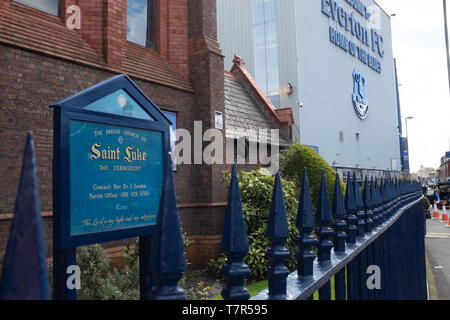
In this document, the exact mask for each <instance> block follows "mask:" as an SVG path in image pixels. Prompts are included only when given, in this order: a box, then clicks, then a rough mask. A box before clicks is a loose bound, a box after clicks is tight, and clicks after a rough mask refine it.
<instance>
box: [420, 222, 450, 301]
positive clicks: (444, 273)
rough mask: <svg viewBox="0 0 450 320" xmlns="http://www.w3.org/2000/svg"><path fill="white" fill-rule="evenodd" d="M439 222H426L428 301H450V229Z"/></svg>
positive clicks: (445, 224)
mask: <svg viewBox="0 0 450 320" xmlns="http://www.w3.org/2000/svg"><path fill="white" fill-rule="evenodd" d="M447 225H448V222H447V223H443V222H440V220H432V219H429V220H427V235H426V237H425V248H426V253H427V257H428V261H427V262H428V263H427V279H428V291H429V298H430V300H450V228H448V227H446V226H447Z"/></svg>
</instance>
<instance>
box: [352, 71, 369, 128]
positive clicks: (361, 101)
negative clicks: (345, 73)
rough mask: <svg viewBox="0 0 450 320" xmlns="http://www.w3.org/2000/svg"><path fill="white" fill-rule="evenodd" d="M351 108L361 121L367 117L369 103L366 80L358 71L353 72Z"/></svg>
mask: <svg viewBox="0 0 450 320" xmlns="http://www.w3.org/2000/svg"><path fill="white" fill-rule="evenodd" d="M352 100H353V107H354V108H355V111H356V114H357V115H358V117H359V118H360V119H361V120H364V119H366V118H367V116H368V115H369V103H368V101H367V91H366V78H365V77H364V76H363V75H362V74H361V73H359V72H358V71H356V70H355V71H353V95H352Z"/></svg>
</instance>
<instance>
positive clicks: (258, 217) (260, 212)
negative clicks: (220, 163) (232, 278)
mask: <svg viewBox="0 0 450 320" xmlns="http://www.w3.org/2000/svg"><path fill="white" fill-rule="evenodd" d="M230 178H231V174H230V172H228V171H225V172H224V179H225V180H226V182H227V183H228V185H229V182H230ZM238 178H239V185H240V190H241V197H242V209H243V211H244V215H245V222H246V224H247V234H248V239H249V251H248V254H247V256H246V258H245V260H244V261H245V263H246V264H247V265H248V266H249V268H250V270H251V272H252V279H253V280H262V279H265V278H266V270H267V267H268V265H269V260H268V259H267V257H266V252H267V249H268V248H269V245H270V243H269V239H268V238H267V237H266V231H267V222H268V218H269V212H270V202H271V200H272V192H273V185H274V180H275V177H274V176H272V175H271V174H270V173H269V172H268V171H267V170H265V169H262V170H257V171H250V172H245V171H241V172H239V174H238ZM282 184H283V194H284V200H285V205H286V214H287V219H288V227H289V238H288V239H287V243H286V247H287V248H288V249H289V251H290V253H291V255H290V257H289V258H288V260H287V263H286V265H287V267H288V268H289V269H290V270H291V271H293V270H295V268H296V260H295V256H294V255H295V253H296V252H297V247H296V244H295V237H296V236H297V235H298V231H297V229H296V228H295V218H296V215H297V208H298V201H297V199H296V196H295V184H294V183H293V182H290V181H286V180H283V179H282ZM224 262H225V258H224V257H223V258H221V259H219V260H218V261H212V262H211V266H212V267H213V268H214V269H216V270H218V269H219V268H220V267H221V265H222V264H223V263H224Z"/></svg>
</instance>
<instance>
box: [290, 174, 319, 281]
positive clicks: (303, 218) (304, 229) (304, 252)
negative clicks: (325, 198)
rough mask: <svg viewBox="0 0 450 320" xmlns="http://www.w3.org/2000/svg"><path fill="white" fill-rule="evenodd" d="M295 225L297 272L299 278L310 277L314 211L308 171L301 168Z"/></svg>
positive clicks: (311, 271)
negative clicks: (296, 233) (296, 230)
mask: <svg viewBox="0 0 450 320" xmlns="http://www.w3.org/2000/svg"><path fill="white" fill-rule="evenodd" d="M295 226H296V227H297V229H298V231H299V235H298V237H297V239H296V242H297V244H298V249H299V250H298V253H297V254H296V257H297V273H298V276H299V277H301V278H306V277H312V275H313V262H314V260H315V259H316V256H315V255H314V252H313V251H312V247H314V246H315V245H316V242H317V240H316V239H315V238H314V237H313V236H312V234H311V233H312V231H313V230H314V226H315V223H314V213H313V208H312V202H311V193H310V188H309V181H308V172H307V170H306V168H304V169H303V181H302V189H301V192H300V199H299V205H298V211H297V218H296V222H295Z"/></svg>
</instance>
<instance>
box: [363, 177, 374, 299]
mask: <svg viewBox="0 0 450 320" xmlns="http://www.w3.org/2000/svg"><path fill="white" fill-rule="evenodd" d="M371 193H372V190H371V187H370V185H369V179H368V178H367V176H366V178H365V179H364V189H363V203H364V210H365V212H366V233H367V234H369V235H370V234H371V233H372V229H373V220H372V216H373V211H372V207H373V203H372V194H371ZM373 252H374V245H373V244H371V245H370V246H368V247H367V249H366V254H367V257H366V259H367V260H366V261H365V263H367V265H366V266H371V265H373ZM365 263H364V264H365ZM363 275H364V279H366V277H367V271H366V270H363ZM363 286H365V287H364V288H363V292H365V294H366V296H365V295H364V294H363V298H367V299H369V300H371V299H373V298H374V294H373V292H372V291H369V290H368V289H367V286H366V283H365V281H364V283H363Z"/></svg>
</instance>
